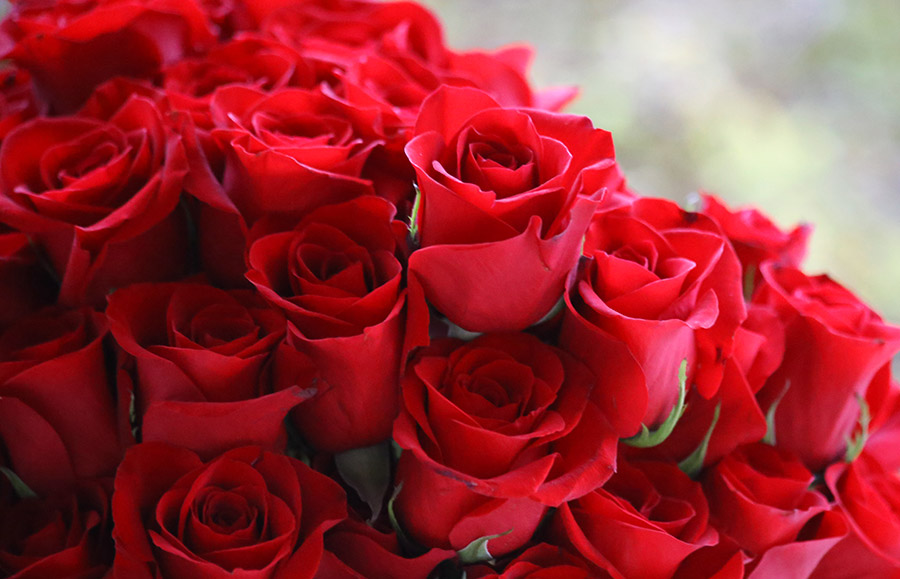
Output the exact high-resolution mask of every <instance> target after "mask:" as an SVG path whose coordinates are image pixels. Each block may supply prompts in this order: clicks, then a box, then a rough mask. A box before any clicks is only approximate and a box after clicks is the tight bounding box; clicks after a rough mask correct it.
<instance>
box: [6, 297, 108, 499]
mask: <svg viewBox="0 0 900 579" xmlns="http://www.w3.org/2000/svg"><path fill="white" fill-rule="evenodd" d="M106 334H107V327H106V320H105V319H104V318H103V315H102V314H99V313H97V312H95V311H93V310H90V309H87V308H85V309H80V310H72V311H66V310H59V309H56V308H52V309H46V310H42V311H40V312H38V313H36V314H33V315H31V316H27V317H25V318H22V319H21V320H19V321H18V322H17V323H16V324H14V325H12V326H10V327H9V328H8V329H7V330H6V331H5V332H3V333H2V334H0V454H2V453H3V449H4V447H5V454H6V456H7V457H8V459H9V464H8V465H7V466H8V467H9V468H11V469H12V470H13V471H14V472H16V473H17V474H18V475H19V477H21V478H22V480H23V481H25V484H27V485H28V486H29V487H31V489H32V490H34V491H35V492H36V493H38V494H40V495H42V496H46V495H49V494H53V493H55V492H58V491H61V490H64V489H67V488H69V487H70V486H71V485H72V483H73V482H74V481H75V480H76V479H79V478H94V477H100V476H111V475H112V474H113V473H114V472H115V470H116V466H117V465H118V464H119V460H120V459H121V457H122V444H121V443H120V437H119V430H118V427H117V421H116V407H115V405H114V403H113V398H112V388H111V384H110V380H109V378H108V377H107V371H106V360H105V358H104V354H103V344H102V341H103V338H104V337H105V336H106ZM0 476H2V475H0Z"/></svg>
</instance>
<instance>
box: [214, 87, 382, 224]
mask: <svg viewBox="0 0 900 579" xmlns="http://www.w3.org/2000/svg"><path fill="white" fill-rule="evenodd" d="M210 109H211V112H212V115H213V120H214V122H215V123H216V125H217V126H218V127H220V128H218V129H216V130H215V131H213V133H212V135H213V136H214V137H215V138H216V140H217V141H218V142H219V144H220V145H221V146H222V147H223V148H224V150H225V152H226V165H225V177H224V180H225V191H226V193H227V194H228V196H229V198H230V199H231V200H232V201H233V202H234V204H235V205H236V206H237V208H238V209H239V210H240V211H241V214H242V215H243V216H244V218H245V219H246V220H247V222H248V223H253V222H254V221H256V220H257V219H259V218H260V217H262V216H263V215H267V214H272V213H275V214H280V215H285V214H287V215H292V216H297V215H302V214H304V213H308V212H309V211H310V210H311V209H314V208H316V207H318V206H321V205H326V204H329V203H336V202H340V201H346V200H348V199H350V198H353V197H358V196H360V195H364V194H367V193H371V192H372V187H371V183H370V182H368V181H366V180H364V179H360V174H361V173H362V168H363V164H364V163H365V161H366V158H367V157H368V155H369V153H370V152H371V150H372V147H373V146H374V145H375V144H377V142H378V136H377V134H376V133H375V132H374V131H375V130H376V129H377V127H378V125H379V121H378V118H377V111H375V112H373V111H372V110H363V109H355V108H353V107H350V106H348V105H346V104H343V103H340V102H338V101H337V100H335V99H333V98H330V97H328V96H326V95H324V94H322V93H321V92H316V91H307V90H301V89H283V90H281V91H278V92H276V93H273V94H266V93H263V92H261V91H258V90H256V89H254V88H250V87H238V86H234V87H224V88H222V89H219V90H218V91H217V92H216V94H215V95H214V96H213V98H212V102H211V103H210Z"/></svg>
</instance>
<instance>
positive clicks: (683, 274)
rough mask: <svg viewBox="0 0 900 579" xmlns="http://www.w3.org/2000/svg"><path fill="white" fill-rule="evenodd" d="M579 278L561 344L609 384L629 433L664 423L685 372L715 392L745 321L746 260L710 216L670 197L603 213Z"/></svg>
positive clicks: (607, 396) (619, 420) (610, 401)
mask: <svg viewBox="0 0 900 579" xmlns="http://www.w3.org/2000/svg"><path fill="white" fill-rule="evenodd" d="M584 253H585V255H587V256H589V257H590V258H591V259H590V261H588V262H587V263H585V264H583V266H582V267H581V269H580V271H579V272H578V274H577V276H573V278H572V279H571V280H570V289H569V291H568V293H567V294H566V306H567V307H566V312H565V319H564V322H563V329H562V334H561V336H560V344H561V345H562V347H563V348H565V349H568V350H569V351H571V352H572V353H574V354H575V355H576V356H578V357H579V358H581V359H582V360H584V361H585V362H586V363H587V364H588V366H589V367H590V368H591V369H592V370H593V371H594V373H595V374H597V376H598V378H599V381H600V383H601V384H602V385H603V388H598V389H596V390H595V392H596V395H597V397H598V401H599V402H600V404H601V405H602V407H603V409H604V410H605V411H606V412H607V415H608V416H609V417H610V420H611V421H612V422H613V424H614V425H615V426H616V428H617V429H618V430H619V432H620V433H621V434H622V435H623V436H629V435H632V434H635V432H636V431H637V430H638V428H639V426H640V424H641V423H644V424H645V425H647V426H648V427H651V426H653V425H656V424H659V423H660V422H662V421H663V420H664V419H665V418H666V417H667V416H668V414H669V412H670V411H671V409H672V406H673V405H674V404H675V401H676V399H677V396H678V368H679V365H680V364H681V362H682V360H685V359H686V360H687V361H688V385H689V386H690V384H691V383H693V384H696V386H697V388H698V391H699V393H700V394H701V395H702V396H703V397H705V398H709V397H711V396H712V395H713V394H715V392H716V390H717V389H718V388H719V384H720V382H721V380H722V376H723V373H724V370H725V363H726V360H727V359H728V357H729V356H730V355H731V353H732V349H733V346H734V336H735V332H736V331H737V329H738V327H739V326H740V325H741V322H742V321H743V320H744V318H745V317H746V311H745V308H744V302H743V300H742V298H741V280H740V263H739V262H738V260H737V257H736V256H735V254H734V250H733V249H732V248H731V245H730V244H729V243H728V240H727V239H725V237H723V236H722V234H721V232H720V231H719V229H718V226H717V225H716V224H715V222H713V221H712V220H711V219H709V218H707V217H705V216H702V215H698V214H696V213H688V212H686V211H683V210H681V209H680V208H679V207H678V206H677V205H676V204H674V203H672V202H670V201H666V200H663V199H652V198H642V199H637V200H635V201H634V202H633V203H631V204H629V205H625V206H623V207H619V208H617V209H613V210H610V211H605V212H601V213H599V214H598V215H597V216H596V217H595V218H594V221H593V222H592V223H591V227H590V230H589V231H588V235H587V238H586V241H585V246H584Z"/></svg>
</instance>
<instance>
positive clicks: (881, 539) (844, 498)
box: [817, 452, 900, 577]
mask: <svg viewBox="0 0 900 579" xmlns="http://www.w3.org/2000/svg"><path fill="white" fill-rule="evenodd" d="M825 481H826V482H827V483H828V488H829V490H831V492H832V493H833V494H834V498H835V502H836V503H837V505H838V506H839V507H840V510H841V511H842V512H843V513H844V515H845V516H846V517H847V522H848V523H849V525H850V534H849V536H848V537H847V538H846V539H844V541H843V542H842V543H841V544H840V545H838V546H837V547H835V549H834V552H833V553H829V556H827V557H826V558H825V560H823V562H822V565H820V570H821V575H822V576H829V575H828V573H829V572H832V573H834V572H835V571H837V570H844V571H848V570H849V569H853V568H854V567H856V566H858V565H859V564H861V563H866V564H867V565H868V567H869V571H868V572H870V573H873V572H875V570H878V571H877V572H878V573H883V575H878V576H885V577H887V576H892V577H893V576H898V577H900V475H898V474H897V473H896V472H891V471H889V470H887V469H885V468H884V467H883V466H882V465H881V464H879V462H878V461H877V460H875V459H874V458H873V457H872V456H870V455H869V454H868V453H867V452H863V453H862V454H861V455H860V456H859V457H858V458H857V459H856V460H855V461H853V462H852V463H850V464H847V463H844V462H839V463H837V464H833V465H831V466H830V467H828V470H826V471H825ZM864 568H865V567H864ZM887 569H890V572H889V573H888V572H887V571H886V570H887ZM818 572H819V571H818V570H817V573H818ZM871 576H876V575H871Z"/></svg>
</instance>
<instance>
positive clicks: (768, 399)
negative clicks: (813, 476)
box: [753, 262, 900, 470]
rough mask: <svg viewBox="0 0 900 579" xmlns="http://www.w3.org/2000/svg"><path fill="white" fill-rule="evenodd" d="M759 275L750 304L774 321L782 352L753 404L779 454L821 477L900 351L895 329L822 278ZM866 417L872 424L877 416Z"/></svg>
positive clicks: (770, 267)
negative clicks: (765, 418) (766, 420)
mask: <svg viewBox="0 0 900 579" xmlns="http://www.w3.org/2000/svg"><path fill="white" fill-rule="evenodd" d="M760 271H761V272H762V276H763V283H762V285H761V286H760V288H759V289H758V290H757V293H756V294H755V295H754V298H753V301H754V302H756V303H761V304H765V305H767V306H769V307H771V308H773V309H774V310H775V311H776V312H777V313H778V315H779V317H780V318H781V319H782V321H783V322H784V324H785V327H786V334H785V344H786V350H785V353H784V361H783V362H782V364H781V366H780V367H779V368H778V370H776V371H775V373H774V374H773V375H772V376H771V377H770V378H769V379H768V381H767V382H766V385H765V387H764V388H763V389H762V390H760V392H759V394H758V395H757V398H758V400H759V401H760V406H761V407H762V408H763V409H765V410H766V411H767V412H774V417H775V418H774V420H775V422H774V425H775V440H776V442H777V444H778V446H779V448H784V449H787V450H790V451H792V452H794V453H796V454H797V455H798V456H799V457H800V458H801V459H802V460H803V462H804V463H805V464H806V465H807V466H808V467H809V468H810V469H811V470H820V469H822V468H823V467H825V466H826V465H827V464H829V463H831V462H833V461H834V460H836V459H838V458H840V456H841V454H842V453H844V452H845V451H846V448H847V439H848V438H850V435H851V434H852V432H853V431H854V430H855V429H856V425H857V423H858V422H859V418H860V416H861V415H862V413H863V412H864V409H863V408H862V400H863V399H865V398H867V395H868V393H869V390H870V384H872V383H873V379H874V378H875V376H876V374H877V373H878V372H879V371H880V370H881V369H882V368H883V367H884V366H885V365H886V364H889V363H890V361H891V358H892V357H893V356H894V355H895V354H896V353H897V352H898V351H900V328H898V327H895V326H891V325H888V324H886V323H885V322H884V321H882V319H881V318H880V317H879V316H878V314H876V313H875V312H873V311H872V310H871V309H869V307H867V306H866V305H865V304H863V303H862V302H861V301H859V299H858V298H857V297H856V296H854V295H853V294H851V293H850V292H849V291H848V290H846V289H844V288H843V287H841V286H840V285H838V284H837V283H835V282H834V281H832V280H831V279H829V278H828V277H827V276H824V275H823V276H816V277H810V276H807V275H805V274H803V273H802V272H800V271H799V270H796V269H794V268H790V267H786V266H785V267H779V266H776V265H775V264H772V263H770V262H769V263H764V264H763V265H762V267H761V269H760ZM885 384H886V383H885ZM874 401H875V400H874V399H872V400H870V402H874ZM775 404H777V406H774V405H775ZM867 410H868V411H869V412H870V414H871V415H873V416H875V415H877V414H878V413H879V411H880V408H874V407H873V408H869V409H867Z"/></svg>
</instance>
